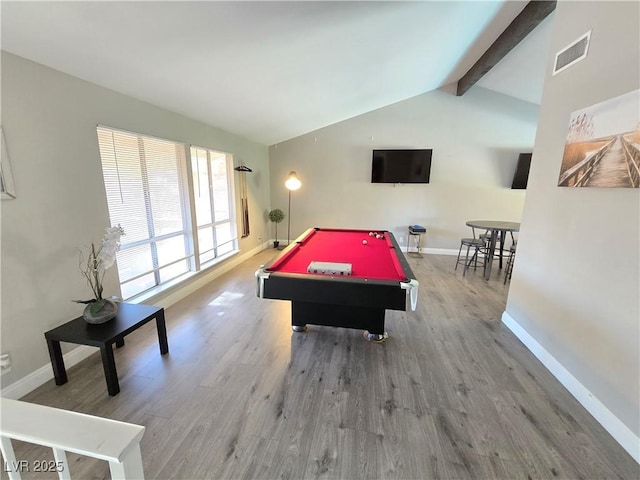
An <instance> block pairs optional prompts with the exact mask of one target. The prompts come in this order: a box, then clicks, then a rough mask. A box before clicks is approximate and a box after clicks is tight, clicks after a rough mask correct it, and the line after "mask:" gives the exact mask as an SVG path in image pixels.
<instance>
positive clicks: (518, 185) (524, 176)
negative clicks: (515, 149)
mask: <svg viewBox="0 0 640 480" xmlns="http://www.w3.org/2000/svg"><path fill="white" fill-rule="evenodd" d="M531 155H532V154H531V153H521V154H520V155H519V156H518V166H517V167H516V172H515V173H514V175H513V182H512V183H511V188H512V189H514V190H524V189H526V188H527V182H528V181H529V168H530V167H531Z"/></svg>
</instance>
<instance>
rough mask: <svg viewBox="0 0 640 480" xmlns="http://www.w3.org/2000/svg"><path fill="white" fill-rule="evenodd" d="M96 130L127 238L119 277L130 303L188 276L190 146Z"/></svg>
mask: <svg viewBox="0 0 640 480" xmlns="http://www.w3.org/2000/svg"><path fill="white" fill-rule="evenodd" d="M97 130H98V143H99V147H100V157H101V159H102V172H103V175H104V183H105V190H106V194H107V203H108V205H109V217H110V219H111V224H112V225H117V224H120V225H121V226H122V227H123V228H124V231H125V233H126V235H125V236H124V237H122V240H123V241H122V245H121V248H120V251H119V252H118V273H119V275H120V284H121V289H122V295H123V297H125V298H130V297H132V296H134V295H136V294H138V293H140V292H142V291H145V290H148V289H149V288H152V287H154V286H156V285H160V284H161V283H163V282H166V281H168V280H171V279H173V278H175V277H177V276H179V275H182V274H183V273H186V272H188V271H189V268H190V263H189V257H190V256H191V254H190V249H189V241H188V236H189V234H190V226H189V222H188V220H187V218H186V215H185V211H186V209H185V201H184V199H185V198H188V196H186V195H185V182H184V175H183V172H184V171H185V146H184V145H183V144H179V143H175V142H170V141H168V140H161V139H157V138H152V137H146V136H142V135H138V134H135V133H129V132H123V131H118V130H112V129H108V128H104V127H98V129H97Z"/></svg>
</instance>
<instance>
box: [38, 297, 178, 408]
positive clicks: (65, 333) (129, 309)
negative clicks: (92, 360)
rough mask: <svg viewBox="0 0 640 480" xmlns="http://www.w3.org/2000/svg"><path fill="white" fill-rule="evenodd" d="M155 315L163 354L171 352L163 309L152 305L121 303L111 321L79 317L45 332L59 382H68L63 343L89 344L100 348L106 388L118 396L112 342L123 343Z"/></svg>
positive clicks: (57, 382) (111, 393)
mask: <svg viewBox="0 0 640 480" xmlns="http://www.w3.org/2000/svg"><path fill="white" fill-rule="evenodd" d="M154 318H155V320H156V326H157V328H158V341H159V343H160V353H161V354H162V355H164V354H166V353H168V352H169V344H168V343H167V328H166V326H165V322H164V309H163V308H162V307H155V306H153V305H136V304H133V303H119V304H118V313H117V315H116V318H114V319H113V320H109V321H108V322H105V323H102V324H100V325H92V324H89V323H87V322H86V321H85V320H84V318H82V317H78V318H76V319H75V320H71V321H70V322H67V323H65V324H63V325H60V326H59V327H56V328H54V329H53V330H49V331H48V332H46V333H45V334H44V337H45V338H46V340H47V346H48V347H49V356H50V357H51V366H52V367H53V374H54V376H55V380H56V385H62V384H64V383H67V371H66V370H65V368H64V360H63V358H62V350H61V349H60V342H69V343H77V344H80V345H90V346H92V347H99V348H100V353H101V355H102V366H103V367H104V376H105V378H106V380H107V390H108V391H109V395H111V396H113V395H117V394H118V393H119V392H120V385H119V384H118V373H117V372H116V362H115V359H114V357H113V344H114V343H115V345H116V347H121V346H123V345H124V337H125V335H128V334H130V333H131V332H133V331H134V330H137V329H138V328H140V327H141V326H142V325H144V324H145V323H147V322H149V321H150V320H152V319H154Z"/></svg>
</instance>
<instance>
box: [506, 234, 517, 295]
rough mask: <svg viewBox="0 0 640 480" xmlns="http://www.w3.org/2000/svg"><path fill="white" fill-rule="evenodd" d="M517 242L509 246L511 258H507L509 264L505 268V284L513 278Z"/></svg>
mask: <svg viewBox="0 0 640 480" xmlns="http://www.w3.org/2000/svg"><path fill="white" fill-rule="evenodd" d="M512 238H513V237H512ZM516 245H517V242H516V243H513V244H512V245H511V248H509V258H507V265H506V267H505V269H504V284H505V285H506V284H507V280H511V272H513V262H514V261H515V260H516Z"/></svg>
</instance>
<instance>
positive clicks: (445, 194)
mask: <svg viewBox="0 0 640 480" xmlns="http://www.w3.org/2000/svg"><path fill="white" fill-rule="evenodd" d="M537 115H538V107H537V106H536V105H533V104H530V103H527V102H523V101H520V100H516V99H514V98H511V97H507V96H504V95H501V94H498V93H495V92H492V91H489V90H486V89H483V88H479V87H478V88H473V89H471V90H470V91H469V92H468V93H467V94H465V95H464V96H462V97H456V96H455V88H454V86H449V87H446V88H443V89H441V90H437V91H433V92H429V93H426V94H424V95H420V96H418V97H414V98H410V99H408V100H405V101H402V102H399V103H396V104H393V105H390V106H387V107H384V108H381V109H379V110H375V111H373V112H370V113H366V114H364V115H360V116H358V117H355V118H352V119H349V120H346V121H343V122H340V123H337V124H334V125H331V126H329V127H326V128H323V129H320V130H316V131H314V132H311V133H309V134H306V135H303V136H300V137H297V138H294V139H292V140H288V141H286V142H283V143H280V144H277V145H273V146H271V147H270V148H269V158H270V162H271V167H270V168H271V174H270V175H271V199H272V203H271V206H272V208H281V209H282V210H283V211H284V212H285V213H286V212H287V190H286V189H285V188H284V184H283V182H284V179H285V177H286V175H287V174H288V172H289V171H290V170H295V171H297V173H298V174H299V177H300V179H301V180H302V182H303V185H302V188H301V189H300V190H298V191H297V192H294V193H293V197H292V215H291V230H292V232H291V237H292V239H293V238H295V237H296V236H297V235H299V234H300V233H302V232H303V231H304V230H305V229H306V228H308V227H313V226H324V227H330V226H335V227H363V228H371V229H388V230H391V231H393V232H394V234H395V235H396V238H397V239H398V241H399V242H400V243H401V244H403V243H404V242H406V237H407V227H408V225H411V224H416V223H417V224H422V225H424V226H426V227H427V229H428V230H427V235H426V237H424V240H425V242H423V246H426V247H427V248H440V249H456V250H457V249H458V247H459V245H460V238H461V237H462V236H465V235H466V236H468V235H469V234H470V233H471V231H470V229H469V228H468V227H466V226H465V221H467V220H472V219H496V220H513V221H519V220H520V217H521V215H522V207H523V203H524V195H525V191H524V190H511V189H510V187H511V181H512V179H513V173H514V171H515V167H516V164H517V160H518V153H519V152H527V151H528V152H530V151H532V146H533V142H534V138H535V130H536V120H537ZM384 148H432V149H433V159H432V168H431V181H430V183H429V184H426V185H388V184H372V183H371V156H372V150H373V149H384ZM286 222H287V220H286V219H285V221H284V222H283V223H282V224H281V225H284V227H280V228H279V229H278V233H279V236H280V238H281V239H282V238H284V239H286V234H287V232H286V228H287V227H286ZM283 231H284V235H283V234H282V232H283Z"/></svg>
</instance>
